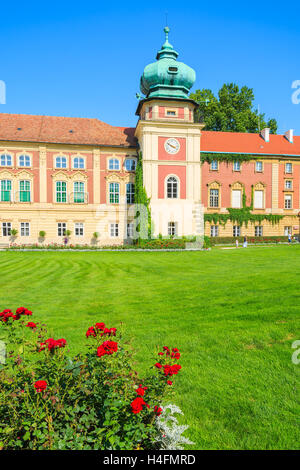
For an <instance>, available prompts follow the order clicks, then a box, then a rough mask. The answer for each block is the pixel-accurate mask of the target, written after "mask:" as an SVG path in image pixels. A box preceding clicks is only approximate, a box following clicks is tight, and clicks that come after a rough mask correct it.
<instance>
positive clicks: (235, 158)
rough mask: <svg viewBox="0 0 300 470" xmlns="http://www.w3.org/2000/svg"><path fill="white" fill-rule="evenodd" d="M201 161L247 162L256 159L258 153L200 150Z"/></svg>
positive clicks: (209, 162)
mask: <svg viewBox="0 0 300 470" xmlns="http://www.w3.org/2000/svg"><path fill="white" fill-rule="evenodd" d="M200 158H201V163H202V165H203V163H205V162H207V163H208V164H209V165H210V164H211V162H212V161H213V160H217V161H218V162H225V163H227V164H228V163H230V162H231V163H233V162H240V163H242V162H246V163H249V162H250V161H251V160H257V159H258V158H259V156H258V155H248V154H244V153H209V152H201V153H200Z"/></svg>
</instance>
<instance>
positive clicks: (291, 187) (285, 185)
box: [284, 180, 293, 189]
mask: <svg viewBox="0 0 300 470" xmlns="http://www.w3.org/2000/svg"><path fill="white" fill-rule="evenodd" d="M288 183H290V184H288ZM284 188H285V189H293V181H292V180H285V183H284Z"/></svg>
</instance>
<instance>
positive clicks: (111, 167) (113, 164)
mask: <svg viewBox="0 0 300 470" xmlns="http://www.w3.org/2000/svg"><path fill="white" fill-rule="evenodd" d="M116 163H117V165H116ZM108 169H109V170H113V171H119V170H120V160H119V159H118V158H110V159H109V160H108Z"/></svg>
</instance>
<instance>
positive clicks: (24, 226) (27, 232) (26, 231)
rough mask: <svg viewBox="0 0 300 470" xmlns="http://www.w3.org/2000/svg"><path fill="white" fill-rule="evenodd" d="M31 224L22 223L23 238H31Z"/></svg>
mask: <svg viewBox="0 0 300 470" xmlns="http://www.w3.org/2000/svg"><path fill="white" fill-rule="evenodd" d="M29 235H30V224H29V222H21V237H29Z"/></svg>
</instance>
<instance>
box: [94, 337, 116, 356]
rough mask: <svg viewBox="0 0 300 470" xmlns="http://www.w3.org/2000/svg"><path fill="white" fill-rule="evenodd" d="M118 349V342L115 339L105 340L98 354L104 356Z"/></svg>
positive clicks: (98, 349)
mask: <svg viewBox="0 0 300 470" xmlns="http://www.w3.org/2000/svg"><path fill="white" fill-rule="evenodd" d="M117 351H118V343H116V342H115V341H104V343H103V344H101V346H99V347H98V348H97V356H98V357H102V356H105V355H106V354H108V355H111V354H113V353H114V352H117Z"/></svg>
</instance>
